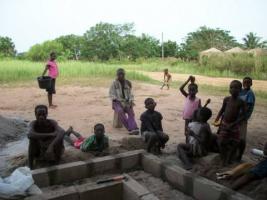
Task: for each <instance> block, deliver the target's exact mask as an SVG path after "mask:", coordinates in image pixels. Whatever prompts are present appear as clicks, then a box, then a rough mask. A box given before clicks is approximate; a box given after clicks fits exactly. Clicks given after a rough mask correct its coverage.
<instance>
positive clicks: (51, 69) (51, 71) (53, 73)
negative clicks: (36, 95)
mask: <svg viewBox="0 0 267 200" xmlns="http://www.w3.org/2000/svg"><path fill="white" fill-rule="evenodd" d="M47 70H48V75H49V76H50V77H51V78H52V82H51V87H50V88H48V89H47V90H46V91H47V96H48V104H49V108H56V107H57V106H56V105H54V104H53V94H56V78H57V77H58V74H59V72H58V66H57V63H56V53H55V52H51V53H50V59H49V61H48V62H47V64H46V66H45V70H44V72H43V75H42V76H44V75H45V74H46V72H47Z"/></svg>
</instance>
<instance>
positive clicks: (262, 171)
mask: <svg viewBox="0 0 267 200" xmlns="http://www.w3.org/2000/svg"><path fill="white" fill-rule="evenodd" d="M250 173H252V174H253V175H255V176H257V177H258V178H265V177H267V159H265V160H263V161H261V162H260V163H259V164H257V165H256V166H255V167H253V168H252V169H251V170H250Z"/></svg>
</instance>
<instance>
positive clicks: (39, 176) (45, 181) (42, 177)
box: [31, 168, 49, 188]
mask: <svg viewBox="0 0 267 200" xmlns="http://www.w3.org/2000/svg"><path fill="white" fill-rule="evenodd" d="M31 172H32V177H33V180H34V183H35V184H36V185H37V186H38V187H40V188H42V187H48V186H49V177H48V173H47V168H41V169H35V170H32V171H31Z"/></svg>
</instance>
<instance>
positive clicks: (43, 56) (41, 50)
mask: <svg viewBox="0 0 267 200" xmlns="http://www.w3.org/2000/svg"><path fill="white" fill-rule="evenodd" d="M52 51H54V52H56V54H57V57H58V60H65V58H64V55H63V53H62V52H63V46H62V44H61V43H59V42H57V41H46V42H44V43H42V44H36V45H34V46H32V47H31V48H30V50H29V51H28V53H27V55H26V56H27V58H28V59H30V60H32V61H45V60H47V59H48V58H49V54H50V53H51V52H52Z"/></svg>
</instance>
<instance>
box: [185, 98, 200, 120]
mask: <svg viewBox="0 0 267 200" xmlns="http://www.w3.org/2000/svg"><path fill="white" fill-rule="evenodd" d="M199 101H200V99H199V98H197V97H196V98H195V99H194V100H191V99H189V96H188V97H186V99H185V104H184V111H183V119H192V118H193V114H194V112H195V110H197V109H198V107H199Z"/></svg>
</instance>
